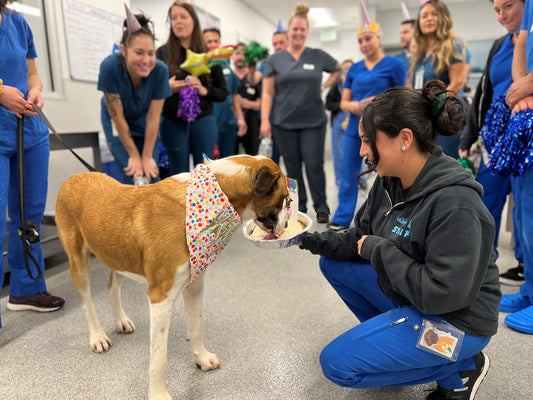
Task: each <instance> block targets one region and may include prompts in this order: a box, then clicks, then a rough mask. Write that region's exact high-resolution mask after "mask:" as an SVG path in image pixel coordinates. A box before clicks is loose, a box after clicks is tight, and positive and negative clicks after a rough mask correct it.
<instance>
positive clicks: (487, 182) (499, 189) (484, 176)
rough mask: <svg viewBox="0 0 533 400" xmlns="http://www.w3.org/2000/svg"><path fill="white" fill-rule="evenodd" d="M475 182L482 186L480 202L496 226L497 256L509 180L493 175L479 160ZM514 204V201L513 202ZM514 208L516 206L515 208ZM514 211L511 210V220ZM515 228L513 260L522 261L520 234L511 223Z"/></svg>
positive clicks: (505, 177) (507, 177)
mask: <svg viewBox="0 0 533 400" xmlns="http://www.w3.org/2000/svg"><path fill="white" fill-rule="evenodd" d="M476 180H477V181H478V182H479V183H480V184H481V185H482V186H483V197H482V199H481V200H482V201H483V204H485V207H487V209H488V210H489V212H490V214H491V215H492V217H493V218H494V224H495V225H496V236H495V237H494V249H495V250H496V254H498V237H499V234H500V225H501V220H502V211H503V207H504V206H505V201H506V200H507V195H508V194H509V193H510V192H511V178H510V177H509V176H501V175H495V174H493V173H492V172H491V171H490V169H489V168H487V166H486V165H485V163H484V162H483V159H482V160H481V162H480V164H479V171H478V173H477V177H476ZM515 203H516V201H515ZM515 207H516V206H515ZM514 215H515V211H514V209H513V219H514ZM513 227H514V228H515V229H514V230H515V234H514V237H515V249H514V252H515V258H516V259H517V260H520V261H522V249H521V247H520V234H519V232H518V230H517V229H516V223H514V222H513Z"/></svg>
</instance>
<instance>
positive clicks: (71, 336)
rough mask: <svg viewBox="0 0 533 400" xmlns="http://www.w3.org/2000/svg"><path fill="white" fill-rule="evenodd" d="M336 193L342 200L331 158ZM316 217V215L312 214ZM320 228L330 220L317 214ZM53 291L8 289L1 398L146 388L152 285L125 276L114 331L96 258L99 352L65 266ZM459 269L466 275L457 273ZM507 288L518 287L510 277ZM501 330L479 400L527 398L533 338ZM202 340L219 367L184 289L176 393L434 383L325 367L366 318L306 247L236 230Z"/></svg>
mask: <svg viewBox="0 0 533 400" xmlns="http://www.w3.org/2000/svg"><path fill="white" fill-rule="evenodd" d="M327 178H328V182H329V185H328V200H329V204H330V207H331V208H332V210H334V209H335V206H336V188H335V187H334V185H333V177H332V167H331V160H327ZM313 218H314V215H313ZM315 227H317V228H318V229H324V226H323V225H322V226H320V225H315ZM500 243H501V246H500V254H501V257H500V260H499V265H500V268H501V269H502V270H503V269H506V268H508V267H511V266H514V265H515V261H514V259H513V255H512V250H511V237H510V234H509V233H508V232H502V234H501V240H500ZM46 275H47V284H48V288H49V290H50V291H51V292H52V293H54V294H57V295H60V296H62V297H64V298H65V299H66V301H67V302H66V304H65V306H64V307H63V309H61V310H59V311H58V312H55V313H51V314H40V313H34V312H11V311H8V310H7V309H6V302H7V299H6V294H7V288H4V289H3V290H2V292H1V297H2V298H1V302H0V303H1V307H2V319H3V324H4V328H3V329H1V330H0V360H1V361H0V399H2V400H34V399H42V400H48V399H50V400H51V399H91V400H95V399H96V400H100V399H114V400H118V399H143V398H146V395H147V391H148V383H147V382H148V381H147V371H148V361H149V325H148V312H149V311H148V305H147V298H146V295H145V290H146V287H144V286H143V285H141V284H138V283H136V282H133V281H130V280H126V281H125V282H124V285H123V289H122V293H123V300H124V304H125V309H126V312H127V313H128V314H129V316H130V317H131V318H132V319H133V320H134V322H135V324H136V328H137V329H136V331H135V332H134V333H133V334H129V335H119V334H116V333H114V330H113V321H112V316H111V308H110V303H109V301H108V296H107V292H106V289H105V287H106V284H107V279H108V272H107V268H106V267H104V266H102V264H100V263H99V262H98V261H97V260H94V263H93V273H92V279H93V280H92V286H93V298H94V300H95V303H96V306H97V308H98V309H99V311H100V312H99V316H100V321H101V323H102V325H103V327H104V329H105V331H106V332H107V333H108V335H109V336H110V338H111V340H112V341H113V347H112V348H111V350H110V351H109V352H108V353H106V354H103V355H102V354H95V353H92V352H91V350H90V347H89V341H88V330H87V325H86V322H85V318H84V316H83V313H82V310H81V305H80V298H79V296H78V294H77V292H76V291H75V289H74V287H73V284H72V281H71V278H70V273H69V270H68V265H67V264H66V263H60V264H59V265H57V266H55V267H53V268H51V269H49V270H47V272H46ZM458 279H460V277H458ZM502 290H503V292H504V293H512V292H514V291H516V288H513V287H508V286H502ZM504 316H505V314H502V315H501V319H500V330H499V332H498V334H497V335H496V336H495V337H494V338H493V339H492V341H491V342H490V344H489V346H488V348H487V349H486V352H487V354H488V355H489V357H490V360H491V369H490V371H489V374H488V376H487V378H486V379H485V381H484V383H483V385H482V386H481V389H480V391H479V392H478V396H477V397H476V398H477V399H513V400H514V399H530V398H531V393H532V386H531V378H532V376H533V375H532V373H531V371H532V369H533V368H532V367H533V346H532V340H533V337H531V336H528V335H524V334H520V333H518V332H515V331H512V330H511V329H509V328H507V327H506V326H505V325H504V324H503V317H504ZM204 320H205V341H206V345H207V347H208V350H210V351H212V352H214V353H216V354H217V355H218V356H219V357H220V359H221V361H222V368H221V369H219V370H216V371H211V372H207V373H204V372H201V371H200V370H198V369H197V368H196V366H195V364H194V361H193V358H192V355H191V350H190V346H189V344H188V343H187V342H186V340H185V339H186V332H185V320H184V312H183V304H182V300H181V298H180V299H178V301H177V302H176V305H175V307H174V314H173V319H172V323H171V329H170V340H169V366H168V381H169V386H170V392H171V394H172V395H173V397H174V398H175V399H221V400H226V399H239V400H240V399H254V400H255V399H423V398H424V397H425V395H426V394H427V393H425V392H424V391H425V390H427V389H431V388H432V387H433V386H434V384H427V385H422V386H415V387H406V388H381V389H370V390H355V389H347V388H341V387H339V386H336V385H335V384H333V383H331V382H329V381H328V380H327V379H326V378H324V376H323V375H322V373H321V370H320V366H319V363H318V356H319V354H320V351H321V349H322V348H323V347H324V346H325V345H326V344H327V343H328V342H329V341H331V340H332V339H333V338H335V337H336V336H338V335H339V334H341V333H342V332H344V331H346V330H347V329H350V328H351V327H353V326H354V325H356V324H357V323H358V321H357V320H356V318H355V317H354V316H353V315H352V314H351V313H350V312H349V311H348V309H347V308H346V307H345V305H344V304H343V303H342V302H341V301H340V300H339V298H338V297H337V295H336V294H335V293H334V291H333V289H331V287H330V286H329V285H328V284H327V283H326V282H325V280H324V278H323V277H322V276H321V273H320V271H319V269H318V257H316V256H313V255H311V254H310V253H308V252H304V251H301V250H299V249H298V248H289V249H285V250H264V249H260V248H258V247H255V246H254V245H253V244H252V243H250V242H248V241H246V239H244V238H243V237H242V235H241V233H237V234H236V235H235V236H234V237H233V239H232V241H231V242H230V244H229V246H228V247H227V249H226V250H225V251H224V252H223V253H222V254H221V255H220V256H219V258H218V260H217V261H216V262H215V263H214V264H213V265H211V266H210V267H209V270H208V272H207V279H206V290H205V299H204Z"/></svg>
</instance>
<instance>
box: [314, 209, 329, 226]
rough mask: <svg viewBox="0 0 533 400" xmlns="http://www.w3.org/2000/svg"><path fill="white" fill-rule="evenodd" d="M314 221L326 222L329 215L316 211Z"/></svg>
mask: <svg viewBox="0 0 533 400" xmlns="http://www.w3.org/2000/svg"><path fill="white" fill-rule="evenodd" d="M316 222H318V223H319V224H327V223H328V222H329V215H328V214H326V213H325V212H319V213H316Z"/></svg>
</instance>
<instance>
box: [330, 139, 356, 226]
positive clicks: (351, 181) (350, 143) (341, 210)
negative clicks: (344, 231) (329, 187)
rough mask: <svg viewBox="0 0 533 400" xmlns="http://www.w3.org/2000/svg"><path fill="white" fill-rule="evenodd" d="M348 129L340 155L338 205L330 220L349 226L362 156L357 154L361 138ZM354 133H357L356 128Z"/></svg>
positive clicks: (353, 211)
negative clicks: (342, 152) (341, 154)
mask: <svg viewBox="0 0 533 400" xmlns="http://www.w3.org/2000/svg"><path fill="white" fill-rule="evenodd" d="M348 132H350V130H349V129H347V130H346V132H345V134H344V150H343V151H344V154H343V156H342V169H341V186H340V188H339V206H338V207H337V210H336V211H335V215H333V219H332V222H335V223H336V224H339V225H341V226H344V227H345V228H349V227H350V224H351V223H352V220H353V218H354V215H355V206H356V205H357V196H358V194H359V182H358V179H357V177H358V175H359V172H360V171H361V164H362V162H363V158H362V157H361V156H360V155H359V151H360V150H361V139H360V138H359V136H354V135H350V134H349V133H348ZM355 134H356V135H357V134H358V130H357V129H356V131H355Z"/></svg>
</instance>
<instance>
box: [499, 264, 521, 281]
mask: <svg viewBox="0 0 533 400" xmlns="http://www.w3.org/2000/svg"><path fill="white" fill-rule="evenodd" d="M524 282H525V280H524V263H522V262H519V263H518V265H517V266H516V267H514V268H510V269H508V270H507V272H504V273H503V274H500V283H503V284H504V285H510V286H520V285H522V284H523V283H524Z"/></svg>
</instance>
